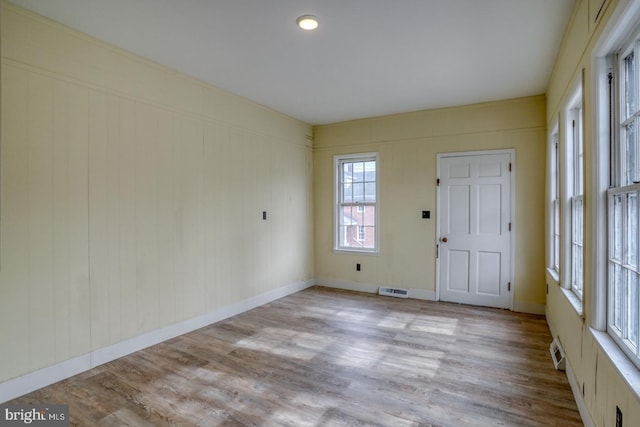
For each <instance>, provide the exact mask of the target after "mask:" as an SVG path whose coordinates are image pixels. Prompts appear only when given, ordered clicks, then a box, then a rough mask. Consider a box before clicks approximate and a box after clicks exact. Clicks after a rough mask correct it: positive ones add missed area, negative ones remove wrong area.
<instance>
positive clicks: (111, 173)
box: [103, 95, 122, 344]
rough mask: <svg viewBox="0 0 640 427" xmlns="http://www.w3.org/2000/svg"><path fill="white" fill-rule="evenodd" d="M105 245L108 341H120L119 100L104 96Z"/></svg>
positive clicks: (120, 219)
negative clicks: (105, 139)
mask: <svg viewBox="0 0 640 427" xmlns="http://www.w3.org/2000/svg"><path fill="white" fill-rule="evenodd" d="M106 150H107V157H106V158H105V159H104V160H103V161H105V162H106V164H107V176H106V180H107V182H106V190H107V203H108V206H107V212H106V215H107V229H108V232H109V235H108V236H107V240H106V241H105V242H104V244H105V245H107V253H108V256H107V262H108V266H107V278H108V295H109V296H108V301H109V304H108V310H109V313H108V314H109V318H108V330H109V343H111V344H113V343H117V342H119V341H121V340H122V290H121V286H122V278H121V275H120V232H119V231H120V224H121V221H122V218H121V217H120V204H121V203H122V201H121V200H120V175H121V173H120V101H119V99H118V97H116V96H114V95H109V96H108V97H107V147H106Z"/></svg>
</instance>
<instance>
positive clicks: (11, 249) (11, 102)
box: [0, 67, 30, 378]
mask: <svg viewBox="0 0 640 427" xmlns="http://www.w3.org/2000/svg"><path fill="white" fill-rule="evenodd" d="M2 78H3V82H2V83H3V88H2V123H3V126H2V130H1V131H2V167H1V168H0V171H1V172H2V203H1V204H0V206H1V208H2V214H1V216H0V218H1V219H2V234H1V235H0V241H1V242H2V251H1V252H0V254H1V255H2V265H1V270H0V278H1V281H2V283H1V287H0V295H1V296H2V297H1V298H0V337H2V342H3V343H4V344H3V346H2V363H0V378H11V377H13V376H16V375H20V374H23V373H25V372H28V371H29V352H30V339H29V322H30V312H29V240H28V236H29V222H28V217H27V215H26V213H27V212H29V200H28V194H29V191H28V172H29V163H28V159H29V157H28V146H29V145H28V117H29V113H28V104H27V93H28V75H27V74H26V73H24V72H22V71H21V70H18V69H15V68H12V67H5V68H4V70H3V76H2Z"/></svg>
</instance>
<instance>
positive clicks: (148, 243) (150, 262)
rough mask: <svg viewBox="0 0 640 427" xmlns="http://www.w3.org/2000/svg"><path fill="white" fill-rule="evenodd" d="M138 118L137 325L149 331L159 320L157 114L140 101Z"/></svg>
mask: <svg viewBox="0 0 640 427" xmlns="http://www.w3.org/2000/svg"><path fill="white" fill-rule="evenodd" d="M137 107H138V112H137V121H136V126H137V128H136V237H137V239H138V240H137V257H136V258H137V259H138V270H137V283H138V296H137V299H138V326H139V328H140V329H139V332H146V331H149V330H151V329H153V328H154V326H155V325H157V324H158V320H159V315H160V313H159V312H158V310H159V301H158V298H159V296H158V287H157V283H158V141H157V139H158V133H157V128H158V116H157V113H156V112H155V109H154V108H152V107H149V106H146V105H142V104H138V105H137Z"/></svg>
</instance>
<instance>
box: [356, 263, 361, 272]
mask: <svg viewBox="0 0 640 427" xmlns="http://www.w3.org/2000/svg"><path fill="white" fill-rule="evenodd" d="M356 271H360V264H359V263H358V264H356Z"/></svg>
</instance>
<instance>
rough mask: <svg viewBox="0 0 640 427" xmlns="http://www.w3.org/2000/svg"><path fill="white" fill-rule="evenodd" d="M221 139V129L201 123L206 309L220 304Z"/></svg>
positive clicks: (222, 134)
mask: <svg viewBox="0 0 640 427" xmlns="http://www.w3.org/2000/svg"><path fill="white" fill-rule="evenodd" d="M223 142H224V129H223V128H221V127H220V126H216V125H214V124H212V123H205V126H204V146H203V161H204V164H205V165H207V167H205V168H204V171H203V173H204V178H203V179H204V185H203V192H204V194H203V196H204V217H205V218H206V221H205V223H204V226H205V229H204V233H205V254H204V257H205V270H204V282H205V284H206V301H207V310H212V309H215V308H217V307H219V306H220V301H221V295H220V292H219V290H220V289H221V287H220V286H215V285H214V284H215V283H220V282H218V277H219V275H220V274H221V264H220V258H221V256H222V254H221V252H220V251H219V246H220V241H221V236H220V233H219V231H220V230H222V227H218V226H216V225H217V224H220V219H221V217H222V215H221V212H220V209H218V207H219V205H220V201H221V199H220V197H221V195H222V194H223V192H224V191H225V188H224V183H223V181H222V180H221V179H219V177H220V171H219V168H220V167H221V166H220V164H219V161H220V160H221V159H223V158H224V153H223V152H222V150H221V148H222V147H223Z"/></svg>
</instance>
